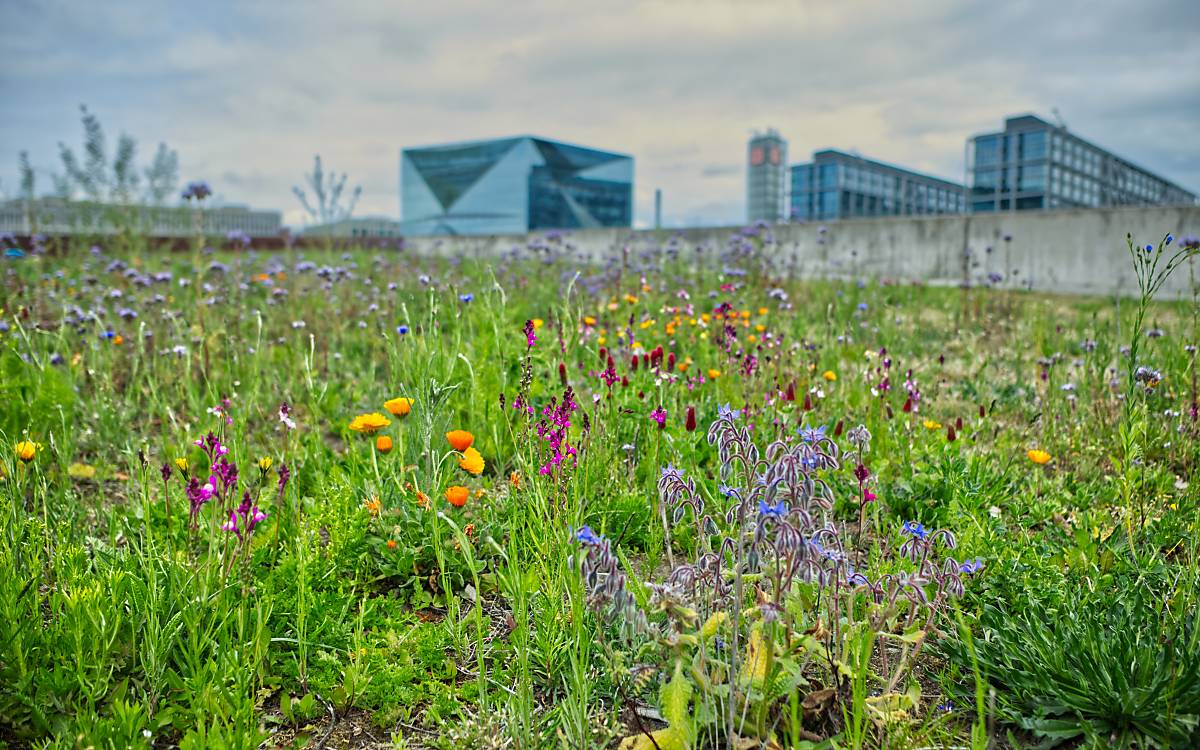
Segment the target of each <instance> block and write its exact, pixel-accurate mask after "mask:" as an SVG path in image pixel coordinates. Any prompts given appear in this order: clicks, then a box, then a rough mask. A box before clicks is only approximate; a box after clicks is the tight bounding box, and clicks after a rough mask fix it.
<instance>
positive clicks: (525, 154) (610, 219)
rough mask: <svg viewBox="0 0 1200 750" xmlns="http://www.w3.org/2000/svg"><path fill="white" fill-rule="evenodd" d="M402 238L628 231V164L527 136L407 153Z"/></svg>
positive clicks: (403, 168)
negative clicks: (606, 229) (597, 229)
mask: <svg viewBox="0 0 1200 750" xmlns="http://www.w3.org/2000/svg"><path fill="white" fill-rule="evenodd" d="M400 216H401V226H402V228H403V230H404V233H405V234H410V235H437V234H447V235H454V234H520V233H524V232H530V231H534V230H541V229H586V228H592V227H629V226H632V224H633V157H630V156H626V155H624V154H618V153H612V152H609V151H599V150H596V149H592V148H585V147H583V146H574V145H570V144H566V143H559V142H557V141H550V140H546V139H544V138H535V137H532V136H517V137H514V138H502V139H497V140H489V141H471V142H468V143H455V144H450V145H445V146H428V147H424V148H407V149H404V150H403V151H402V152H401V154H400Z"/></svg>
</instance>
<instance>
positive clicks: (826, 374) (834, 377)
mask: <svg viewBox="0 0 1200 750" xmlns="http://www.w3.org/2000/svg"><path fill="white" fill-rule="evenodd" d="M821 377H823V378H825V379H826V380H828V381H829V382H830V383H832V382H834V381H835V380H837V373H836V372H834V371H833V370H826V371H825V372H823V373H821Z"/></svg>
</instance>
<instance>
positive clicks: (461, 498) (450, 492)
mask: <svg viewBox="0 0 1200 750" xmlns="http://www.w3.org/2000/svg"><path fill="white" fill-rule="evenodd" d="M469 497H471V491H470V490H468V489H467V488H466V487H463V486H462V485H458V484H456V485H454V486H453V487H450V488H448V489H447V490H446V502H448V503H450V504H451V505H453V506H454V507H455V508H461V507H463V506H464V505H466V504H467V499H468V498H469Z"/></svg>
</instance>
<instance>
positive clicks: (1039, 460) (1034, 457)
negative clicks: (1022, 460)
mask: <svg viewBox="0 0 1200 750" xmlns="http://www.w3.org/2000/svg"><path fill="white" fill-rule="evenodd" d="M1025 455H1027V456H1029V460H1030V461H1033V462H1034V463H1035V464H1047V463H1050V454H1049V453H1047V452H1046V451H1044V450H1041V449H1038V448H1034V449H1033V450H1030V451H1027V452H1026V453H1025Z"/></svg>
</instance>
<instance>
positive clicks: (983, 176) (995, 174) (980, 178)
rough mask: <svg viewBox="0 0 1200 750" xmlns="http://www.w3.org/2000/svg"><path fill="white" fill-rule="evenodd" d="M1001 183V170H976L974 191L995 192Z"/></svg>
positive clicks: (979, 192) (981, 192)
mask: <svg viewBox="0 0 1200 750" xmlns="http://www.w3.org/2000/svg"><path fill="white" fill-rule="evenodd" d="M999 185H1000V171H999V170H997V169H977V170H975V184H974V186H973V188H972V192H974V193H976V194H985V193H992V192H995V190H996V188H997V187H998V186H999Z"/></svg>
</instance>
